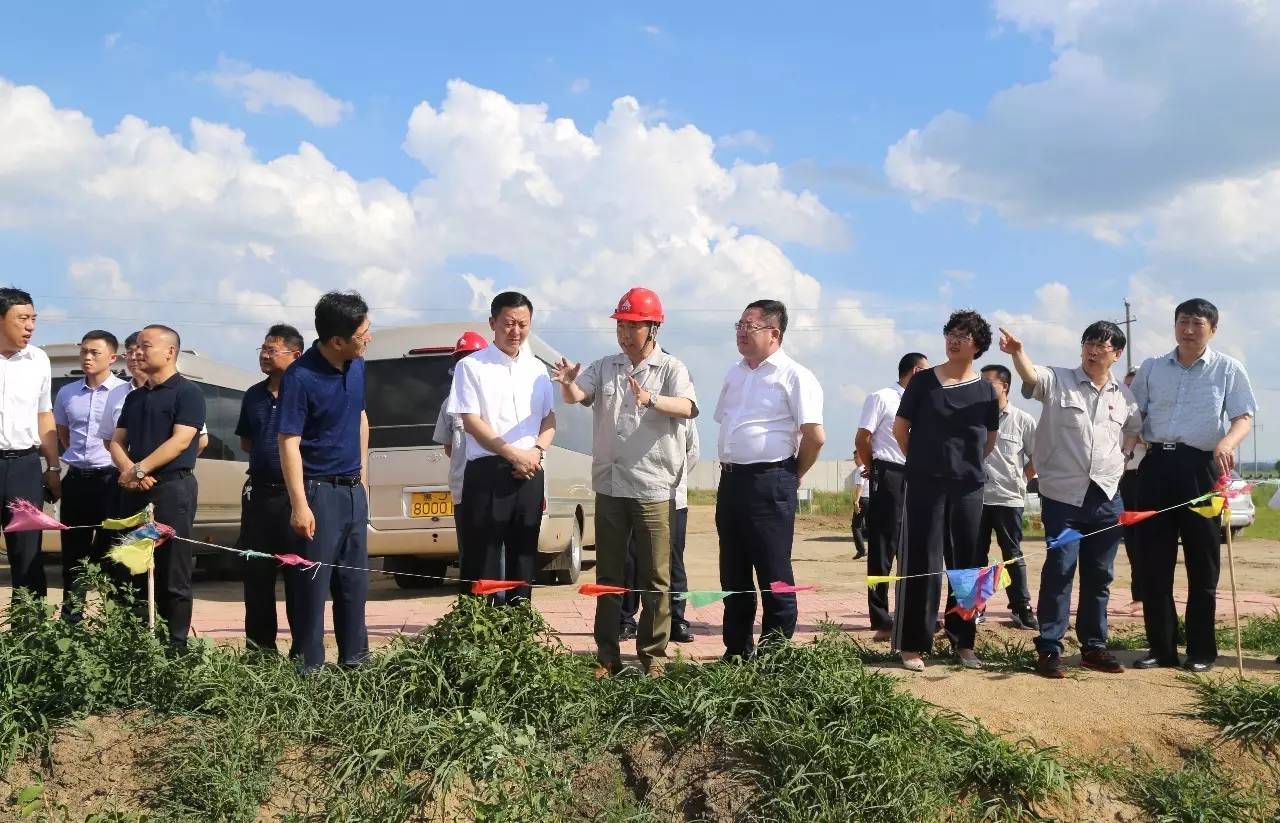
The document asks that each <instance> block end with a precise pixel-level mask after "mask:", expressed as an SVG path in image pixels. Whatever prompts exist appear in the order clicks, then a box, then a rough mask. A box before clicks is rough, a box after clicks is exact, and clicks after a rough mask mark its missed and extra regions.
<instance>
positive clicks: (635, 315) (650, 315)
mask: <svg viewBox="0 0 1280 823" xmlns="http://www.w3.org/2000/svg"><path fill="white" fill-rule="evenodd" d="M610 317H612V318H613V319H614V320H637V321H643V320H650V321H652V322H654V323H661V322H662V318H663V314H662V301H661V300H659V299H658V295H656V294H654V293H653V292H652V291H650V290H649V289H646V288H641V287H640V286H636V287H634V288H631V289H627V293H626V294H624V295H622V299H621V300H619V301H618V308H617V309H616V310H615V311H614V312H613V314H612V315H610Z"/></svg>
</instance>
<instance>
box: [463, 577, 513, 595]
mask: <svg viewBox="0 0 1280 823" xmlns="http://www.w3.org/2000/svg"><path fill="white" fill-rule="evenodd" d="M523 585H524V581H523V580H477V581H476V582H474V583H472V584H471V593H472V594H497V593H498V592H505V591H510V590H512V589H518V588H520V587H521V586H523Z"/></svg>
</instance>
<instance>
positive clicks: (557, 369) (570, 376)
mask: <svg viewBox="0 0 1280 823" xmlns="http://www.w3.org/2000/svg"><path fill="white" fill-rule="evenodd" d="M581 371H582V364H581V363H570V362H569V361H568V360H566V359H565V358H563V357H561V358H560V362H558V363H556V364H555V365H554V366H552V367H551V379H552V380H554V381H556V382H557V383H560V384H561V385H565V386H569V385H572V384H573V382H574V381H575V380H577V379H578V374H579V373H580V372H581Z"/></svg>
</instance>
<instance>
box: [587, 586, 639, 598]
mask: <svg viewBox="0 0 1280 823" xmlns="http://www.w3.org/2000/svg"><path fill="white" fill-rule="evenodd" d="M628 591H629V589H627V588H626V587H625V586H606V585H604V584H603V583H583V584H582V585H581V586H579V587H578V594H585V595H586V596H587V597H599V596H600V595H602V594H626V593H627V592H628Z"/></svg>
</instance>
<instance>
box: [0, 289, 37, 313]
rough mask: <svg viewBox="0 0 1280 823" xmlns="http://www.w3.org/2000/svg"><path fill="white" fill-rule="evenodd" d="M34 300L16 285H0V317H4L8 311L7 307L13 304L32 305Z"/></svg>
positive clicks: (9, 307)
mask: <svg viewBox="0 0 1280 823" xmlns="http://www.w3.org/2000/svg"><path fill="white" fill-rule="evenodd" d="M34 305H35V301H33V300H32V299H31V295H29V294H27V293H26V292H25V291H23V290H22V289H20V288H17V287H16V286H0V317H4V316H5V315H6V314H8V313H9V309H11V308H13V307H14V306H34Z"/></svg>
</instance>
